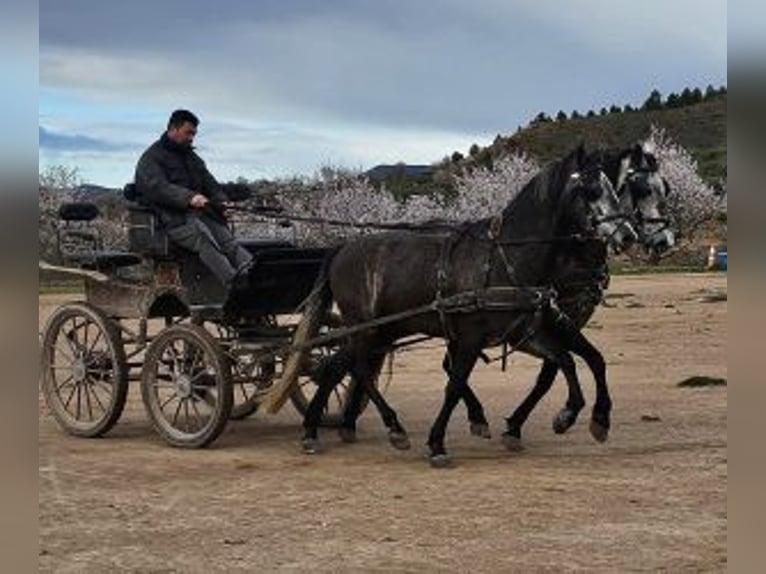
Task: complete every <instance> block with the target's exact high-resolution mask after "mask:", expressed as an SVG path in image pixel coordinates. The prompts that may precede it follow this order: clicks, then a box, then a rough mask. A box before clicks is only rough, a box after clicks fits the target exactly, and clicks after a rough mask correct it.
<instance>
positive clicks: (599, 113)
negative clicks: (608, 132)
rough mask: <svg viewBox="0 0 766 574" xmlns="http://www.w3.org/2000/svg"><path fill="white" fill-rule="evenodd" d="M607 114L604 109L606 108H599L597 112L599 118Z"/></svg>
mask: <svg viewBox="0 0 766 574" xmlns="http://www.w3.org/2000/svg"><path fill="white" fill-rule="evenodd" d="M607 113H608V111H607V109H606V108H601V109H600V110H599V111H598V115H600V116H605V115H606V114H607Z"/></svg>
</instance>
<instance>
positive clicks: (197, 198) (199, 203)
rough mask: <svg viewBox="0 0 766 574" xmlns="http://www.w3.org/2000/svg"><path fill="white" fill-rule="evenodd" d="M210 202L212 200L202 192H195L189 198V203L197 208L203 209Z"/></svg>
mask: <svg viewBox="0 0 766 574" xmlns="http://www.w3.org/2000/svg"><path fill="white" fill-rule="evenodd" d="M208 203H210V200H209V199H208V198H207V197H206V196H204V195H202V194H201V193H195V194H194V195H193V196H192V198H191V199H190V200H189V205H191V206H192V207H195V208H197V209H203V208H204V207H205V206H206V205H207V204H208Z"/></svg>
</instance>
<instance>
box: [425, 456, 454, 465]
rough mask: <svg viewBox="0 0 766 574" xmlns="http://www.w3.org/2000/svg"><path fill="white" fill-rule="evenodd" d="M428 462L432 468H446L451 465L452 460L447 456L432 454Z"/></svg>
mask: <svg viewBox="0 0 766 574" xmlns="http://www.w3.org/2000/svg"><path fill="white" fill-rule="evenodd" d="M428 461H429V462H430V463H431V467H432V468H448V467H449V466H451V465H452V458H451V457H450V455H448V454H432V455H431V456H430V457H429V458H428Z"/></svg>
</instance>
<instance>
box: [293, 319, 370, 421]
mask: <svg viewBox="0 0 766 574" xmlns="http://www.w3.org/2000/svg"><path fill="white" fill-rule="evenodd" d="M341 325H342V322H341V320H340V317H339V316H337V315H335V314H331V315H330V316H329V317H328V319H327V321H326V324H325V325H324V326H323V327H321V328H320V330H319V334H324V333H327V332H328V331H329V329H330V328H333V327H340V326H341ZM337 350H338V346H337V345H328V346H324V347H317V348H314V349H312V350H311V355H310V357H309V360H308V364H307V365H306V369H305V370H304V373H303V374H301V375H299V376H298V384H297V385H296V386H295V388H294V389H293V391H292V393H290V400H291V401H292V403H293V406H294V407H295V408H296V410H297V411H298V412H299V413H300V414H301V415H302V416H306V411H307V410H308V406H309V403H310V402H311V399H312V398H313V397H314V393H315V392H316V383H315V382H314V380H313V379H312V378H311V373H312V371H313V370H314V369H315V368H316V367H317V366H318V365H319V364H320V363H321V362H322V361H323V360H325V359H327V358H328V357H330V356H331V355H333V354H334V353H335V352H336V351H337ZM355 384H356V383H354V381H353V380H352V379H351V377H350V376H349V375H346V376H345V377H343V380H342V381H341V382H340V383H339V384H338V386H337V387H335V389H334V390H333V392H332V394H331V395H330V398H329V399H328V401H327V406H326V407H325V410H324V412H323V413H322V422H321V424H322V426H325V427H338V426H340V423H341V421H342V420H343V411H345V409H346V404H347V403H348V400H349V398H350V397H351V391H352V390H353V385H355ZM375 384H376V385H377V384H378V381H377V379H376V380H375ZM368 402H369V398H368V396H367V395H366V394H365V396H364V398H363V399H362V404H361V405H360V407H359V413H360V414H361V413H362V412H363V411H364V409H365V408H366V407H367V403H368Z"/></svg>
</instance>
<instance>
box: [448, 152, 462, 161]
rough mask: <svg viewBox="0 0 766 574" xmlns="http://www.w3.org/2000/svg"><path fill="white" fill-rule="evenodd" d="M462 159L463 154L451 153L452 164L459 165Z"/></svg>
mask: <svg viewBox="0 0 766 574" xmlns="http://www.w3.org/2000/svg"><path fill="white" fill-rule="evenodd" d="M463 159H465V158H464V157H463V154H462V153H460V152H459V151H455V152H452V157H451V160H452V163H460V162H461V161H463Z"/></svg>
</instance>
